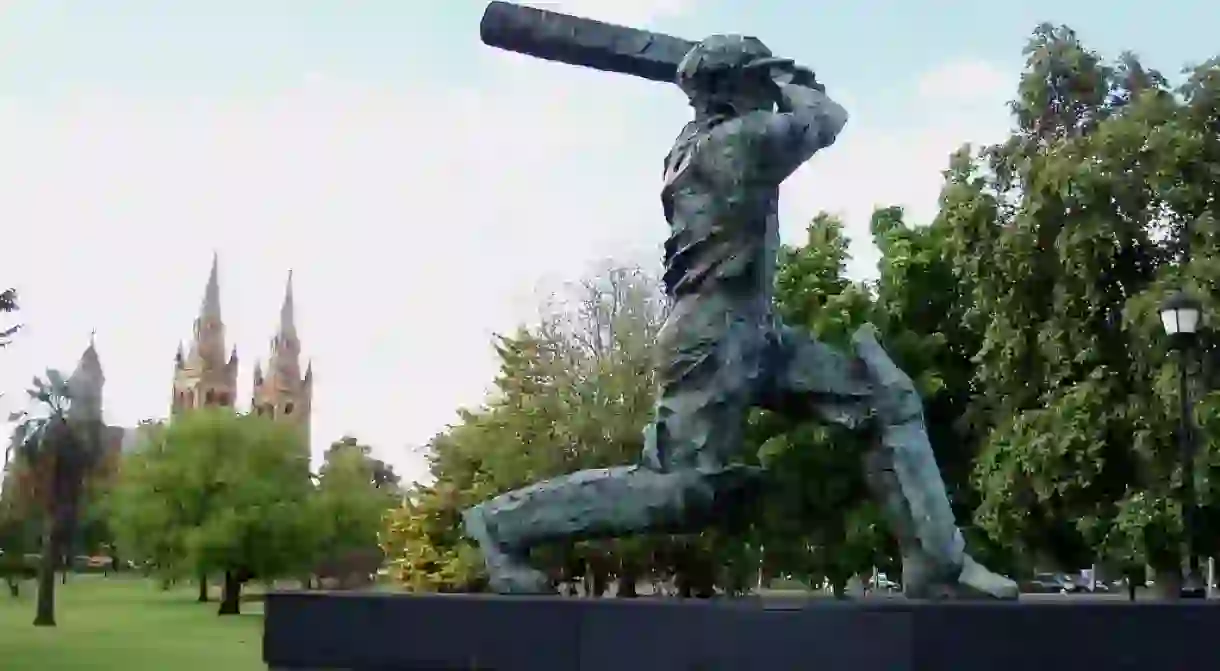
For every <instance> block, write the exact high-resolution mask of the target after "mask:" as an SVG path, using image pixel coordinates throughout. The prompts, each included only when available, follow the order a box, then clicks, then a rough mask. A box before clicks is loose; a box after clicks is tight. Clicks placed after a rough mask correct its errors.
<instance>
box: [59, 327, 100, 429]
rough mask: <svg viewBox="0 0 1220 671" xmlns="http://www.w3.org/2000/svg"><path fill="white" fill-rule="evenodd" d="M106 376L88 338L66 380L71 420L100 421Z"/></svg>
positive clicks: (91, 340)
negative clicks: (74, 368) (86, 345)
mask: <svg viewBox="0 0 1220 671" xmlns="http://www.w3.org/2000/svg"><path fill="white" fill-rule="evenodd" d="M105 383H106V376H105V375H104V374H103V373H102V362H101V359H100V358H99V357H98V355H97V348H96V347H95V346H94V337H93V335H92V334H91V335H90V336H89V347H87V348H85V351H84V352H83V353H82V354H81V356H80V361H78V362H77V364H76V370H74V371H72V375H71V377H69V378H68V389H69V390H70V391H71V394H72V405H71V407H70V408H69V410H68V416H69V417H70V418H72V419H80V420H87V421H101V417H102V387H103V385H105Z"/></svg>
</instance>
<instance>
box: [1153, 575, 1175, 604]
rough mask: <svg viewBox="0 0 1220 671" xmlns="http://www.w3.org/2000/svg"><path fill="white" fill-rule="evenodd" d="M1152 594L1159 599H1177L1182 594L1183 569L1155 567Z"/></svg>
mask: <svg viewBox="0 0 1220 671" xmlns="http://www.w3.org/2000/svg"><path fill="white" fill-rule="evenodd" d="M1153 571H1154V573H1153V585H1152V595H1153V598H1155V599H1157V600H1158V601H1176V600H1178V599H1179V598H1181V596H1182V569H1180V568H1164V569H1153Z"/></svg>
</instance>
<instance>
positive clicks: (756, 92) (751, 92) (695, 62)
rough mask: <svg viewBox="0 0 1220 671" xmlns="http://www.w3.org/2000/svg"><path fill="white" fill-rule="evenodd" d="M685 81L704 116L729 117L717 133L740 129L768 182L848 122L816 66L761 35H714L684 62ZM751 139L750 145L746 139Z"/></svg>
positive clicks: (681, 82) (711, 119)
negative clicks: (779, 51)
mask: <svg viewBox="0 0 1220 671" xmlns="http://www.w3.org/2000/svg"><path fill="white" fill-rule="evenodd" d="M677 84H678V86H679V87H680V88H681V89H682V90H683V92H684V93H686V95H687V97H688V98H689V99H690V101H691V106H692V107H693V108H694V109H695V115H696V121H697V122H699V121H702V122H704V124H706V125H705V127H706V126H707V125H715V124H716V123H717V122H718V121H720V120H725V121H727V122H728V123H726V125H725V126H724V127H723V128H721V129H718V132H716V134H717V135H720V136H722V137H723V136H729V135H733V136H737V138H736V139H735V140H734V142H733V144H735V145H737V147H738V148H740V149H744V150H746V152H747V153H748V154H750V155H751V156H752V157H753V158H754V160H755V161H756V162H757V164H758V165H757V167H758V168H761V169H762V170H764V172H765V173H766V176H767V177H768V178H769V180H768V181H771V180H774V181H776V182H779V181H783V180H784V179H785V178H787V177H788V176H789V175H791V174H792V173H793V172H794V171H795V170H796V169H797V168H798V167H800V166H801V164H802V163H804V162H805V161H808V160H809V159H810V158H811V157H812V156H813V155H814V154H815V153H817V152H818V151H819V150H820V149H823V148H825V147H828V146H830V145H831V144H833V143H834V141H835V139H836V138H837V137H838V135H839V132H840V131H842V130H843V126H844V125H846V123H847V111H846V110H844V109H843V107H842V106H841V105H839V104H838V103H836V102H835V101H834V100H832V99H831V98H830V97H829V96H827V95H826V90H825V87H823V86H822V85H821V84H819V83H818V81H817V78H816V77H815V76H814V74H813V71H812V70H810V69H808V68H805V67H802V66H799V65H796V64H795V63H794V62H793V61H791V60H789V59H786V58H776V57H775V56H774V55H773V54H772V53H771V50H770V49H768V48H767V47H766V46H765V45H763V43H762V42H761V41H759V40H758V39H757V38H754V37H746V36H741V35H713V36H711V37H709V38H707V39H705V40H703V41H701V42H699V43H697V44H695V45H694V46H693V47H692V48H691V50H690V51H689V52H688V53H687V54H686V56H685V57H684V58H683V59H682V61H681V63H679V65H678V71H677ZM743 144H744V145H745V146H742V145H743Z"/></svg>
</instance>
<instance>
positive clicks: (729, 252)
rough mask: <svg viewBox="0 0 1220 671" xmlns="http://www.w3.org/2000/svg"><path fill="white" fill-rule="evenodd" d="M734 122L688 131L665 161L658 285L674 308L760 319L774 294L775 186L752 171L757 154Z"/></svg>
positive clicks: (777, 249) (766, 310)
mask: <svg viewBox="0 0 1220 671" xmlns="http://www.w3.org/2000/svg"><path fill="white" fill-rule="evenodd" d="M734 121H736V120H731V121H729V122H726V123H723V124H720V125H716V126H712V127H711V128H704V129H697V128H696V127H694V125H693V124H692V126H688V129H687V130H686V131H684V132H683V136H682V137H680V138H679V140H678V142H677V144H676V145H675V147H674V149H673V151H672V152H671V153H670V155H669V158H668V159H667V161H666V175H665V177H666V183H665V187H664V189H663V191H662V195H661V200H662V204H663V206H664V210H665V218H666V220H667V221H668V222H669V228H670V235H669V238H668V239H667V240H666V241H665V273H664V276H663V278H662V279H663V282H664V285H665V290H666V293H668V294H669V295H670V297H671V298H673V299H674V301H675V303H681V302H683V301H686V300H690V299H692V298H697V297H706V298H709V299H712V300H713V301H714V302H715V303H717V304H720V305H721V306H722V307H723V308H725V309H732V310H740V311H744V312H748V313H753V314H755V315H758V316H762V315H763V314H767V313H769V311H770V306H771V298H772V295H773V292H774V288H773V283H774V280H775V265H776V255H777V253H778V251H779V224H778V217H777V216H776V208H777V206H778V202H779V185H778V184H776V183H774V182H773V181H769V180H765V179H762V176H761V175H760V174H758V172H759V171H757V170H755V169H754V167H753V166H754V165H755V164H756V162H757V160H758V159H757V154H756V152H757V149H756V148H755V147H753V146H751V145H752V144H753V143H752V142H751V139H750V136H749V134H748V133H745V132H741V130H742V129H740V128H734V126H736V124H735V123H734ZM679 309H680V308H679ZM760 311H761V312H760Z"/></svg>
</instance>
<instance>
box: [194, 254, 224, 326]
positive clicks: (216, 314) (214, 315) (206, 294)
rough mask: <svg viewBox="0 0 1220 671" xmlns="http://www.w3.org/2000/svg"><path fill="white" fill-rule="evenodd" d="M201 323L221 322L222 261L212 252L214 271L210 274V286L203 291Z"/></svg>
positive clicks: (200, 312) (200, 308) (200, 313)
mask: <svg viewBox="0 0 1220 671" xmlns="http://www.w3.org/2000/svg"><path fill="white" fill-rule="evenodd" d="M199 319H200V320H201V321H207V320H210V321H215V322H219V321H220V259H219V255H218V254H217V253H216V252H212V271H211V273H209V274H208V285H207V288H205V289H204V290H203V304H202V305H200V306H199Z"/></svg>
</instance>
